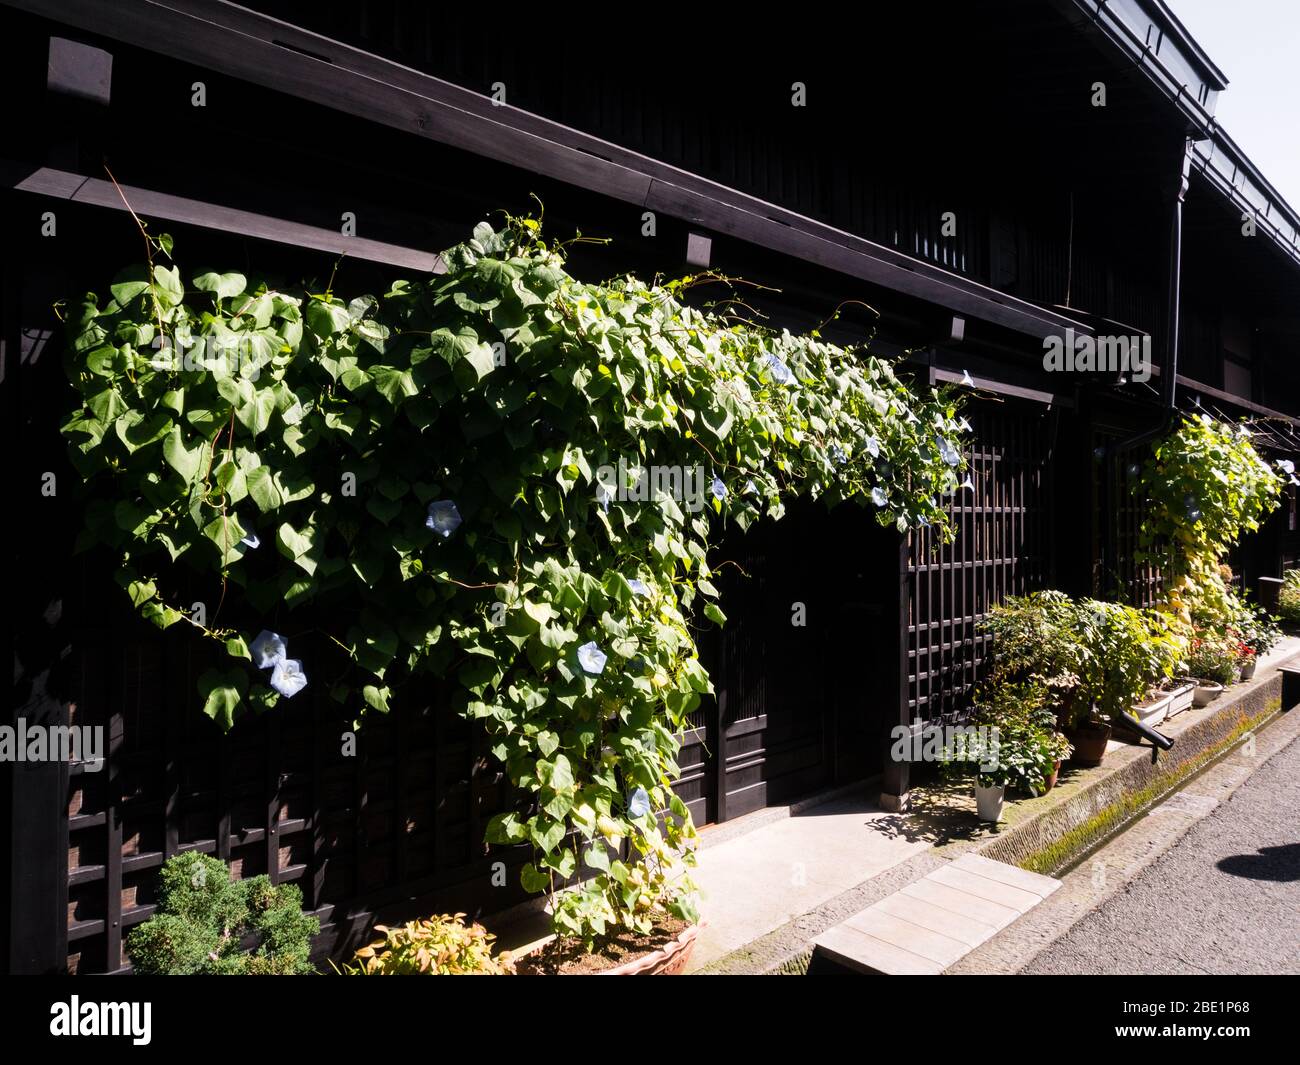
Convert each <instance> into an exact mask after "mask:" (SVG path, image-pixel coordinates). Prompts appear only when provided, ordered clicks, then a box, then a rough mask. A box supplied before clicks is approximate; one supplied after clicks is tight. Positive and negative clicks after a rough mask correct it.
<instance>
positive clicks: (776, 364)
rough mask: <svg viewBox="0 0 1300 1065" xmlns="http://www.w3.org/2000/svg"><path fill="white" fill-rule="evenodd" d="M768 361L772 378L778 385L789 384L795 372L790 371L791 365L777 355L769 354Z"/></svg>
mask: <svg viewBox="0 0 1300 1065" xmlns="http://www.w3.org/2000/svg"><path fill="white" fill-rule="evenodd" d="M766 361H767V369H768V372H769V373H771V375H772V380H773V381H775V382H776V383H777V384H778V385H788V384H789V383H790V382H791V381H793V380H794V374H792V373H791V372H790V367H788V366H787V365H786V364H785V363H783V362H782V361H781V360H780V359H779V358H777V357H776V356H775V355H771V354H769V355H768V357H767V360H766Z"/></svg>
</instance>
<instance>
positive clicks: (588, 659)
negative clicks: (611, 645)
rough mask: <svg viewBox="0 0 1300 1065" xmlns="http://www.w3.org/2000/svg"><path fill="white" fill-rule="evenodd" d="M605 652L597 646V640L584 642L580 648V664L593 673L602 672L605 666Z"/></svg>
mask: <svg viewBox="0 0 1300 1065" xmlns="http://www.w3.org/2000/svg"><path fill="white" fill-rule="evenodd" d="M605 659H606V655H605V652H604V651H602V650H601V649H600V648H599V647H597V646H596V644H595V641H592V642H590V643H584V644H583V645H582V646H581V647H579V648H578V665H580V666H581V667H582V668H583V669H584V670H585V671H586V672H588V673H591V674H596V673H600V672H601V671H602V670H604V668H605Z"/></svg>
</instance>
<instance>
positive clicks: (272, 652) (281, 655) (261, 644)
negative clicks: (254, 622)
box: [248, 629, 289, 669]
mask: <svg viewBox="0 0 1300 1065" xmlns="http://www.w3.org/2000/svg"><path fill="white" fill-rule="evenodd" d="M248 650H249V652H250V653H251V654H252V656H253V665H255V666H256V667H257V668H258V669H271V668H273V667H274V666H275V664H276V663H277V662H281V661H283V660H284V659H285V658H287V657H289V647H288V645H287V644H286V643H285V642H284V637H283V636H281V635H280V634H279V633H278V632H271V631H270V630H269V629H263V630H262V631H261V632H259V633H258V634H257V638H256V639H254V640H253V643H252V646H251V647H249V649H248Z"/></svg>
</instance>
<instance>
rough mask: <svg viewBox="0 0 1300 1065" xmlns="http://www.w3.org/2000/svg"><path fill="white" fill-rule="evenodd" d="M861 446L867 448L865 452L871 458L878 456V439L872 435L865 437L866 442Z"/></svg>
mask: <svg viewBox="0 0 1300 1065" xmlns="http://www.w3.org/2000/svg"><path fill="white" fill-rule="evenodd" d="M863 446H864V447H865V448H866V449H867V454H868V455H870V456H871V457H872V458H873V459H878V458H880V441H879V440H877V439H876V438H875V437H874V436H869V437H867V440H866V443H865V444H864V445H863Z"/></svg>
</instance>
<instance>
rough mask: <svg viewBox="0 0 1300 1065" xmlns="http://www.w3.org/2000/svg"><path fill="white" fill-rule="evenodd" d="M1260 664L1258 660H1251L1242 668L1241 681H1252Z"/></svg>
mask: <svg viewBox="0 0 1300 1065" xmlns="http://www.w3.org/2000/svg"><path fill="white" fill-rule="evenodd" d="M1258 664H1259V663H1258V660H1257V659H1254V658H1252V659H1249V660H1248V661H1247V662H1246V664H1245V665H1244V666H1242V667H1241V679H1242V680H1250V679H1251V678H1252V677H1253V676H1254V675H1255V666H1256V665H1258Z"/></svg>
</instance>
